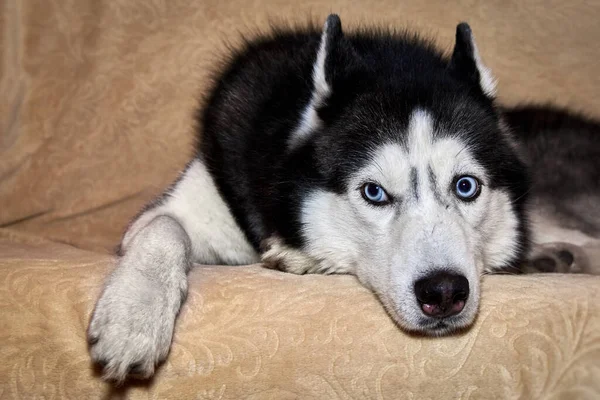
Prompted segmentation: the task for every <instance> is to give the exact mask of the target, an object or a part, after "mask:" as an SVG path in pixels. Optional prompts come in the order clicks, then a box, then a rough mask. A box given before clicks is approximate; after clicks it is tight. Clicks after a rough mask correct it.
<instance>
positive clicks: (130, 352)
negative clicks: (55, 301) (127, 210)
mask: <svg viewBox="0 0 600 400" xmlns="http://www.w3.org/2000/svg"><path fill="white" fill-rule="evenodd" d="M168 290H169V289H168V288H166V287H164V282H160V280H156V279H151V278H150V277H148V276H147V275H146V274H144V273H142V272H140V271H139V270H136V269H133V268H130V269H126V268H124V269H121V268H118V269H117V270H116V271H115V273H114V274H113V276H111V277H110V278H109V281H108V284H107V286H106V288H105V290H104V292H103V293H102V295H101V297H100V299H99V300H98V302H97V304H96V308H95V310H94V313H93V314H92V318H91V321H90V325H89V328H88V343H89V350H90V354H91V357H92V360H93V361H94V362H95V363H97V364H98V365H100V366H101V367H102V368H103V372H104V374H103V378H104V379H106V380H110V381H116V382H118V383H120V382H123V381H124V380H125V379H126V378H127V377H128V376H132V377H141V378H149V377H150V376H152V375H153V374H154V369H155V367H156V365H157V364H158V363H160V362H161V361H163V360H164V359H165V358H166V357H167V354H168V353H169V348H170V345H171V339H172V336H173V327H174V324H175V317H176V314H177V310H178V308H179V304H177V305H175V304H173V296H172V294H173V293H170V292H168ZM171 290H172V289H171ZM176 290H177V291H179V289H176Z"/></svg>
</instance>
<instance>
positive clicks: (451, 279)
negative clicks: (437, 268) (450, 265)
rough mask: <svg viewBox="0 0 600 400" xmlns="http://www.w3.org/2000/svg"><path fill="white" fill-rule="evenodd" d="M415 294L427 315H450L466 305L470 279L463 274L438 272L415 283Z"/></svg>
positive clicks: (443, 316)
mask: <svg viewBox="0 0 600 400" xmlns="http://www.w3.org/2000/svg"><path fill="white" fill-rule="evenodd" d="M415 295H416V297H417V300H418V302H419V304H420V306H421V310H423V313H425V314H426V315H427V316H430V317H436V318H445V317H450V316H452V315H456V314H458V313H460V312H461V311H462V310H463V308H464V307H465V303H466V302H467V298H468V297H469V281H468V280H467V278H465V277H464V276H462V275H457V274H452V273H448V272H436V273H434V274H431V275H429V276H427V277H425V278H423V279H420V280H418V281H417V282H416V283H415Z"/></svg>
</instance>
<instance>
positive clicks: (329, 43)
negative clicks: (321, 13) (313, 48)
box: [312, 14, 344, 108]
mask: <svg viewBox="0 0 600 400" xmlns="http://www.w3.org/2000/svg"><path fill="white" fill-rule="evenodd" d="M343 36H344V33H343V32H342V21H340V17H338V16H337V15H336V14H331V15H329V16H328V17H327V20H326V21H325V25H324V26H323V33H322V34H321V42H320V43H319V51H318V52H317V57H316V60H315V63H314V65H313V74H312V77H313V103H314V106H315V107H317V108H318V107H319V106H321V105H323V103H324V102H325V100H326V99H327V97H329V95H330V94H331V90H332V85H333V79H334V75H335V70H336V61H337V60H336V58H337V57H336V56H335V54H336V50H337V49H336V48H337V46H338V44H339V42H340V40H341V39H342V38H343Z"/></svg>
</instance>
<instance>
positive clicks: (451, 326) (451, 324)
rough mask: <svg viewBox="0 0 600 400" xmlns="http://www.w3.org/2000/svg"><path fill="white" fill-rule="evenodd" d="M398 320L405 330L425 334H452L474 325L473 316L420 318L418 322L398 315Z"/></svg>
mask: <svg viewBox="0 0 600 400" xmlns="http://www.w3.org/2000/svg"><path fill="white" fill-rule="evenodd" d="M395 319H396V322H397V323H398V325H400V327H401V328H402V329H404V330H405V331H407V332H409V333H411V334H414V335H423V336H433V337H441V336H451V335H456V334H460V333H462V332H465V331H466V330H468V329H469V328H470V327H471V326H472V325H473V318H468V317H463V316H456V317H450V318H446V319H436V318H427V317H423V318H419V320H418V321H417V322H410V323H409V322H407V321H406V320H404V319H401V318H398V317H396V318H395Z"/></svg>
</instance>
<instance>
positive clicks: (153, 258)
mask: <svg viewBox="0 0 600 400" xmlns="http://www.w3.org/2000/svg"><path fill="white" fill-rule="evenodd" d="M198 119H199V123H200V128H199V131H200V133H201V134H200V136H199V137H200V140H199V144H198V147H197V152H196V155H195V157H193V159H192V160H191V161H190V162H189V163H188V164H187V166H186V168H185V169H184V170H183V171H182V173H181V174H180V176H179V178H178V179H177V180H176V181H175V182H174V183H173V184H172V185H171V186H170V187H169V188H168V189H167V190H166V191H165V192H164V194H162V195H161V196H159V197H158V198H157V199H156V200H155V201H153V202H152V203H151V204H149V205H148V206H147V207H145V208H144V209H143V210H142V211H141V212H140V213H139V215H138V216H137V217H135V218H134V219H133V221H132V222H131V223H130V225H129V227H128V228H127V229H126V232H125V233H124V235H123V238H122V241H121V245H120V250H119V252H118V254H119V259H118V263H117V266H116V268H115V270H114V271H113V272H112V274H111V275H110V276H109V277H108V278H107V281H106V284H105V286H104V289H103V291H102V293H101V295H100V297H99V300H98V301H97V304H96V306H95V308H94V311H93V313H92V316H91V320H90V324H89V327H88V332H87V337H88V343H89V349H90V353H91V358H92V360H93V361H94V362H95V363H98V364H99V365H100V366H102V368H103V371H104V378H105V379H107V380H113V381H117V382H123V380H125V379H126V378H127V377H129V376H136V377H141V378H148V377H150V376H151V375H152V374H153V373H154V371H155V368H156V366H157V365H158V364H159V363H160V362H161V361H163V360H165V358H166V357H167V354H168V352H169V348H170V345H171V340H172V336H173V329H174V325H175V321H176V317H177V314H178V312H179V310H180V308H181V306H182V303H183V302H184V300H185V298H186V293H187V273H188V271H189V270H190V268H191V267H192V265H193V264H194V263H201V264H228V265H244V264H252V263H257V262H263V263H264V265H265V266H266V267H269V268H274V269H278V270H281V271H286V272H291V273H295V274H306V273H320V274H352V275H355V276H356V277H357V278H358V280H359V281H360V282H361V283H362V284H363V285H365V286H366V287H368V288H370V289H371V290H372V291H373V292H374V293H375V294H376V295H377V296H378V298H379V299H380V301H381V303H382V305H383V306H384V307H385V309H386V310H387V312H388V313H389V315H390V316H391V317H392V318H393V319H394V320H395V322H396V323H397V324H398V325H399V326H400V327H401V328H403V329H405V330H407V331H410V332H419V333H421V334H426V335H434V336H435V335H445V334H450V333H452V332H456V331H458V330H461V329H466V328H468V327H469V326H470V325H471V324H472V323H473V321H474V319H475V317H476V315H477V312H478V308H479V300H480V291H481V285H480V281H481V277H482V275H484V274H486V273H496V272H505V273H506V272H508V273H517V272H540V271H542V272H588V273H597V272H598V268H597V265H594V264H593V258H592V257H590V254H593V252H594V251H596V249H597V248H600V246H598V243H599V241H600V239H598V238H599V237H600V235H599V233H600V201H599V195H598V193H599V192H598V189H597V186H598V183H600V168H599V167H600V146H599V145H598V138H599V136H598V133H599V129H598V126H599V125H598V124H597V122H595V121H592V120H588V119H585V118H584V117H582V116H577V115H574V114H571V113H568V112H564V111H561V110H557V109H551V108H548V107H538V108H536V107H533V106H524V107H518V108H502V107H501V106H500V105H498V104H496V100H495V80H494V77H493V76H492V74H491V72H490V70H489V69H488V68H487V67H486V66H485V65H484V64H483V62H482V59H481V57H480V54H479V52H478V48H477V46H476V43H475V40H474V36H473V33H472V31H471V28H470V27H469V25H468V24H467V23H461V24H459V25H458V26H457V28H456V41H455V45H454V49H453V51H452V54H451V55H449V56H446V55H444V54H443V53H442V52H440V51H439V50H437V49H436V48H435V46H434V44H433V42H432V41H430V40H428V39H424V38H422V37H420V36H418V35H415V34H413V33H410V32H388V31H385V30H382V29H362V30H357V31H355V32H351V33H346V32H344V30H343V29H342V24H341V21H340V18H339V17H338V16H337V15H335V14H332V15H330V16H329V17H328V18H327V19H326V21H325V24H324V26H323V27H322V29H320V28H318V27H307V28H303V29H275V30H274V31H273V32H272V33H271V34H266V35H262V36H259V37H257V38H255V39H253V40H250V41H247V42H246V44H245V45H244V46H243V47H241V48H240V49H238V50H236V51H234V52H233V53H232V55H231V57H230V59H228V60H227V62H226V63H225V64H224V68H223V71H221V73H220V74H218V75H217V76H216V79H215V83H214V86H213V87H212V89H211V90H210V92H209V94H208V96H207V98H206V100H205V105H204V107H202V108H201V111H200V113H199V115H198ZM573 132H576V133H577V134H576V137H577V139H575V136H572V133H573ZM578 154H579V155H580V156H578ZM574 158H579V159H578V160H574ZM575 161H577V163H578V164H577V165H578V166H575ZM594 184H595V185H594ZM596 259H600V257H597V258H596Z"/></svg>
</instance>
